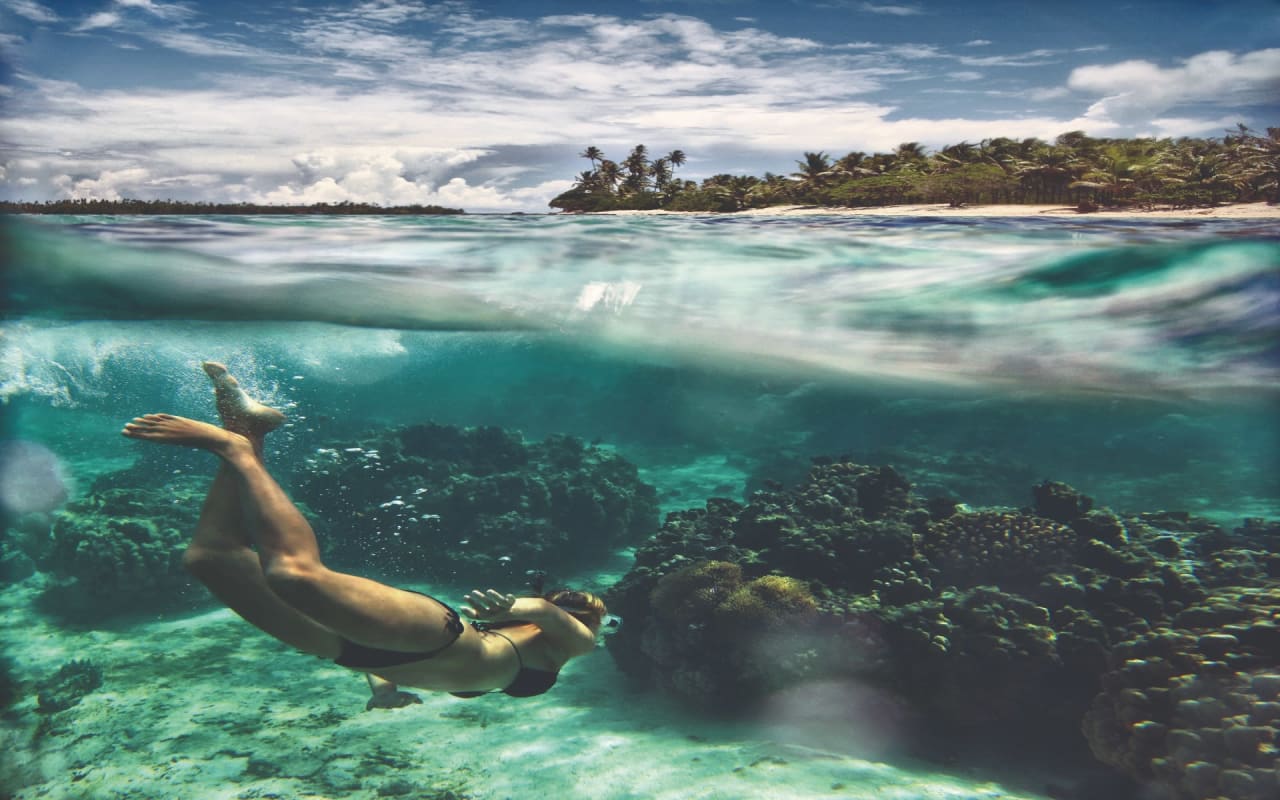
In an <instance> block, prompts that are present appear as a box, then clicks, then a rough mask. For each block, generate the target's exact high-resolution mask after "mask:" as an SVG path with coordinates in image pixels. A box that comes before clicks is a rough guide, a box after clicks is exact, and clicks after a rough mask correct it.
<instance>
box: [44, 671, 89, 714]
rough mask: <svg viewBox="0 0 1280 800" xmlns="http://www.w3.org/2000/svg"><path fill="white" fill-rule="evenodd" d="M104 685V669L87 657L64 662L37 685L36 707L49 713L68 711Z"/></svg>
mask: <svg viewBox="0 0 1280 800" xmlns="http://www.w3.org/2000/svg"><path fill="white" fill-rule="evenodd" d="M101 685H102V670H101V669H99V668H98V667H96V666H94V664H93V663H92V662H90V661H89V660H87V659H76V660H74V661H68V662H67V663H65V664H63V665H62V666H61V667H60V668H59V669H58V671H57V672H55V673H54V674H53V675H50V676H49V677H48V678H46V679H45V680H43V681H40V683H39V684H37V686H36V707H37V708H38V709H39V710H40V711H43V712H45V713H47V714H51V713H53V712H55V711H66V710H67V709H68V708H71V707H72V706H74V705H75V704H76V703H79V702H80V700H81V699H82V698H83V697H84V696H85V695H87V694H89V693H90V692H92V691H93V690H95V689H97V688H98V687H99V686H101Z"/></svg>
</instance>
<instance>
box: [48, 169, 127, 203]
mask: <svg viewBox="0 0 1280 800" xmlns="http://www.w3.org/2000/svg"><path fill="white" fill-rule="evenodd" d="M149 178H150V175H149V174H148V173H147V170H145V169H142V168H140V167H133V168H130V169H122V170H103V171H102V172H100V173H98V177H96V178H80V179H76V178H73V177H72V176H70V175H58V176H55V177H54V178H53V185H54V186H56V187H58V189H59V190H61V193H62V195H63V196H64V197H69V198H72V199H76V200H120V199H122V198H123V197H137V196H138V188H139V187H141V186H144V185H145V184H146V183H147V182H148V180H149ZM122 192H123V194H122Z"/></svg>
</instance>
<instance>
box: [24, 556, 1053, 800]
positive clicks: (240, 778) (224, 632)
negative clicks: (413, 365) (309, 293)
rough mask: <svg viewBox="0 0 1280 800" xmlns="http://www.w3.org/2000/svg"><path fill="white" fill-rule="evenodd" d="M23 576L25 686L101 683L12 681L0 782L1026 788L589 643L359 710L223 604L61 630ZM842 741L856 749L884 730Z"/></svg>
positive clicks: (180, 790) (602, 789) (456, 798)
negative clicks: (692, 689) (82, 677)
mask: <svg viewBox="0 0 1280 800" xmlns="http://www.w3.org/2000/svg"><path fill="white" fill-rule="evenodd" d="M40 580H41V579H40V577H39V576H35V577H33V578H30V579H28V580H27V581H26V582H24V583H23V584H19V585H18V586H11V587H9V588H7V589H6V590H5V591H4V592H3V593H2V594H0V613H2V615H3V616H2V618H0V619H2V621H0V646H3V648H4V651H5V652H6V653H7V654H9V655H10V657H11V658H12V659H13V660H14V662H15V666H16V668H17V670H16V671H17V673H18V675H19V677H21V678H25V679H26V680H28V681H31V680H34V679H35V678H38V677H40V676H42V675H46V674H48V673H51V672H53V671H54V670H56V669H57V667H58V666H59V665H61V664H63V663H65V662H66V661H68V660H70V659H73V658H89V659H91V660H92V661H93V662H94V663H95V664H96V665H97V666H99V667H100V668H101V669H102V672H103V685H102V687H101V688H99V689H97V690H96V691H94V692H91V693H90V694H88V695H86V696H85V697H84V698H83V700H81V702H80V703H79V704H78V705H75V706H73V707H72V708H70V709H67V710H65V711H61V712H58V713H55V714H42V713H40V712H38V711H37V710H36V698H35V696H34V692H33V691H32V690H31V683H29V682H28V683H27V684H26V685H25V686H24V689H25V690H26V691H24V692H23V695H22V697H21V699H20V700H19V702H18V703H17V704H16V705H15V706H14V707H13V708H12V709H10V711H9V712H8V714H7V715H6V716H5V718H4V720H3V726H2V727H0V797H5V798H14V800H33V799H34V798H49V799H50V800H72V799H73V798H74V799H75V800H81V799H83V798H92V799H93V800H98V799H99V798H145V799H147V800H150V799H151V798H160V797H165V798H170V797H189V798H200V800H233V799H236V800H239V799H240V798H288V799H289V800H294V799H295V798H296V799H298V800H302V799H305V798H315V799H316V800H320V799H322V798H323V799H325V800H332V799H334V798H353V799H356V800H374V798H380V797H410V798H415V799H418V800H421V799H422V798H428V799H430V800H463V799H464V798H470V799H471V800H499V799H500V798H501V799H506V798H510V799H511V800H523V798H530V799H532V798H547V797H552V798H566V799H569V800H573V799H574V798H592V799H593V800H596V799H603V800H613V799H616V800H624V799H625V800H641V799H642V798H643V800H661V799H666V800H677V799H678V800H693V799H705V800H712V799H715V800H755V799H757V798H759V799H760V800H764V799H765V798H769V799H771V800H781V799H782V798H787V800H799V799H802V798H819V797H840V798H846V799H849V800H860V799H863V798H865V799H866V800H871V798H876V800H895V799H899V798H900V799H901V800H908V798H911V799H912V800H915V799H916V798H932V799H934V800H949V799H952V798H954V799H955V800H995V799H996V798H1000V799H1001V800H1021V799H1023V798H1025V799H1026V800H1033V798H1038V797H1039V795H1036V794H1030V793H1027V792H1024V791H1020V790H1013V789H1010V788H1007V787H1005V786H1002V785H1000V784H998V783H996V782H994V781H993V780H992V777H991V776H990V775H976V774H974V775H947V774H943V773H942V772H940V771H939V769H938V768H937V767H930V766H913V765H911V764H904V763H902V762H897V763H895V764H894V765H890V764H888V763H885V762H884V761H881V760H877V759H876V758H875V754H874V752H873V753H870V754H867V753H865V752H864V753H861V754H860V755H861V757H859V756H857V755H851V754H850V752H851V750H852V749H855V748H851V747H850V746H849V742H850V741H851V740H850V738H849V737H850V735H851V731H852V729H851V728H848V727H846V728H845V729H842V730H833V729H831V728H830V727H828V728H826V729H824V730H823V731H815V730H807V731H806V730H804V728H805V723H804V722H803V720H802V719H794V718H793V719H790V720H788V719H782V718H779V719H775V720H771V721H768V722H765V721H762V722H760V723H759V724H757V725H735V726H729V725H725V724H718V723H712V722H708V721H704V720H701V719H699V718H698V717H697V716H696V715H692V714H690V713H687V712H686V711H683V710H681V709H677V708H673V707H672V706H671V705H669V704H667V703H665V702H663V701H661V700H660V699H659V698H658V697H657V696H655V695H647V694H640V693H636V692H634V691H632V690H629V689H628V688H626V684H625V682H624V680H623V679H622V676H621V675H619V673H618V672H617V669H616V667H615V666H614V663H613V660H612V658H610V657H609V655H608V653H607V652H606V651H605V649H604V648H603V647H601V648H600V649H599V650H598V651H597V652H596V653H595V654H594V655H591V656H588V657H586V658H583V659H580V660H579V661H576V662H574V664H572V665H571V666H570V667H569V668H567V669H566V670H565V672H564V673H563V675H562V680H561V683H560V684H559V685H557V686H556V687H555V688H554V689H553V690H552V691H551V692H549V693H548V694H546V695H542V696H540V697H535V698H529V699H523V700H515V699H511V698H507V697H504V696H502V695H495V696H492V697H484V698H480V699H477V700H460V699H456V698H453V697H449V696H447V695H436V694H431V693H426V692H420V693H418V694H419V695H420V696H421V697H422V698H423V703H422V704H421V705H413V706H408V707H405V708H402V709H394V710H375V711H365V710H364V704H365V701H366V699H367V690H366V689H365V686H364V680H363V679H362V678H361V677H360V676H359V675H356V674H354V673H351V672H348V671H346V670H343V669H341V668H338V667H335V666H333V665H331V664H329V663H327V662H322V661H318V660H316V659H314V658H311V657H308V656H304V655H299V654H296V653H293V652H291V651H289V650H288V649H287V648H285V647H284V646H283V645H280V644H279V643H277V642H275V641H274V640H272V639H269V638H268V637H266V636H265V635H262V634H260V633H258V632H257V631H255V630H253V629H252V628H250V627H249V626H248V625H247V624H245V623H244V622H242V621H240V620H239V619H238V618H236V617H235V616H234V615H232V614H231V613H230V612H229V611H213V612H208V613H203V614H197V615H193V616H190V617H187V618H181V619H172V620H168V621H159V622H149V623H140V624H135V625H130V626H123V627H120V628H117V629H114V630H111V631H84V632H68V631H65V630H60V629H58V628H56V627H54V626H52V625H50V624H49V623H48V622H47V621H45V620H44V619H42V618H41V617H39V616H38V615H36V614H34V613H33V612H32V611H31V600H32V598H33V597H34V594H35V592H36V591H37V590H38V587H39V582H40ZM858 736H860V737H861V739H860V741H861V744H860V745H859V746H860V747H861V748H862V749H863V750H866V749H868V748H869V749H870V750H872V751H874V750H876V749H878V748H879V747H880V745H881V744H882V743H883V742H882V740H883V736H884V732H883V731H876V730H868V731H861V732H859V733H858ZM1028 785H1033V784H1032V783H1028Z"/></svg>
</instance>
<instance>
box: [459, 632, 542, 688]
mask: <svg viewBox="0 0 1280 800" xmlns="http://www.w3.org/2000/svg"><path fill="white" fill-rule="evenodd" d="M472 624H473V625H474V627H475V629H476V630H478V631H482V632H487V633H496V634H497V635H499V636H501V637H502V638H503V639H506V640H507V642H508V643H509V644H510V645H511V649H512V650H514V651H516V661H517V662H518V663H519V664H520V671H519V672H517V673H516V677H515V680H513V681H511V683H509V684H508V685H507V687H506V688H505V689H503V690H502V693H503V694H506V695H510V696H512V697H534V696H535V695H540V694H542V693H544V692H546V691H547V690H548V689H550V688H551V687H552V686H555V685H556V678H557V677H559V675H560V673H559V672H550V671H548V670H545V669H534V668H533V667H526V666H525V665H524V659H523V658H521V657H520V648H518V647H516V643H515V642H513V641H511V637H510V636H507V635H506V634H505V633H503V632H502V631H498V630H494V628H496V627H497V625H486V624H485V623H483V622H479V623H472ZM515 624H517V625H519V624H522V623H515ZM494 691H497V690H494ZM449 694H451V695H453V696H454V697H462V698H465V699H470V698H472V697H480V696H482V695H486V694H489V692H449Z"/></svg>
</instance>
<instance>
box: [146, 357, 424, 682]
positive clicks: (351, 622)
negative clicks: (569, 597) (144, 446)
mask: <svg viewBox="0 0 1280 800" xmlns="http://www.w3.org/2000/svg"><path fill="white" fill-rule="evenodd" d="M206 371H208V372H209V374H210V377H212V378H213V379H214V383H215V387H216V388H217V389H218V393H219V394H218V400H219V404H218V405H219V412H220V413H222V415H223V419H224V420H227V421H229V422H230V423H231V424H229V425H228V427H230V428H235V427H241V428H246V427H248V428H249V430H248V433H249V435H246V434H244V433H239V432H237V431H235V430H224V429H220V428H216V427H214V426H212V425H208V424H206V423H203V422H196V421H194V420H189V419H184V418H182V417H175V416H171V415H167V414H148V415H146V416H143V417H139V418H137V419H135V420H133V421H132V422H130V423H129V424H127V425H126V426H125V429H124V431H123V433H124V435H125V436H128V437H130V438H135V439H141V440H144V441H152V442H159V443H164V444H177V445H186V446H189V447H196V448H199V449H203V450H208V451H210V452H212V453H214V454H216V455H218V456H219V457H220V458H221V459H222V461H223V464H222V467H221V468H220V470H219V476H218V478H215V481H214V486H213V487H212V488H211V489H210V498H209V500H208V501H207V502H206V509H205V511H206V512H207V523H208V524H207V525H204V526H201V528H200V531H198V534H199V533H201V532H207V535H206V536H204V537H201V536H199V535H198V536H197V540H196V541H193V543H192V544H193V545H197V544H198V545H199V546H198V547H197V548H196V550H197V553H196V554H193V555H192V556H191V557H190V558H189V561H191V562H198V561H208V560H209V559H208V558H207V557H208V556H209V555H210V551H221V552H220V553H219V561H218V566H216V567H215V566H213V565H211V564H208V563H206V565H205V567H204V569H207V570H208V572H207V574H209V575H210V577H211V578H212V579H214V580H217V581H219V589H217V590H215V594H217V595H218V596H219V598H220V599H226V597H224V595H225V596H232V595H235V594H236V593H237V592H250V594H249V595H247V598H249V599H252V602H246V596H241V597H240V598H239V599H237V600H236V601H235V604H232V602H231V601H230V600H228V601H227V602H228V604H229V605H232V608H233V609H234V610H236V611H237V613H240V614H241V615H242V616H244V617H245V618H246V619H248V620H249V621H250V622H253V623H254V624H255V625H258V627H261V628H263V630H266V631H267V632H268V633H271V634H272V635H275V636H277V637H278V638H281V639H283V640H285V641H288V642H290V643H291V644H293V643H295V642H296V641H299V640H300V639H303V640H305V641H306V642H307V643H309V644H312V645H313V647H310V648H304V649H307V650H308V652H317V654H318V655H325V656H327V657H333V656H334V655H336V649H337V648H338V647H339V646H340V644H341V642H340V641H339V640H337V639H336V637H335V638H334V639H326V638H325V637H324V636H323V634H322V633H321V631H320V630H316V629H312V628H307V629H305V630H304V629H303V628H301V627H294V626H292V625H289V626H288V627H287V628H285V627H281V626H280V625H278V624H276V623H279V622H280V621H281V619H282V618H283V619H285V620H287V621H289V622H291V623H298V622H299V621H300V620H301V619H306V620H309V621H311V622H312V623H313V624H317V627H318V628H320V629H321V630H328V631H332V632H333V633H336V634H337V635H338V636H341V637H344V638H346V639H350V640H351V641H354V642H358V643H360V644H363V645H366V646H369V647H380V648H384V649H388V650H402V651H407V652H415V651H419V650H429V649H434V648H436V647H440V646H442V645H444V644H447V643H448V641H449V639H448V638H447V637H448V636H449V634H448V633H447V622H448V614H447V612H446V611H445V610H444V609H443V608H442V607H441V606H440V605H439V604H438V603H436V602H435V601H433V600H431V599H430V598H427V597H424V596H422V595H419V594H415V593H413V592H405V591H402V590H399V589H394V588H392V587H389V586H385V585H383V584H380V583H377V582H376V581H370V580H367V579H364V578H360V577H357V576H354V575H346V574H343V573H340V572H334V571H333V570H330V569H328V568H327V567H325V566H324V564H323V563H321V561H320V552H319V547H318V545H317V543H316V539H315V534H314V532H313V531H312V530H311V526H310V525H309V524H308V523H307V521H306V519H304V518H303V516H302V515H301V514H300V513H299V512H298V510H297V508H296V507H294V505H293V503H292V502H291V501H290V500H289V499H288V497H287V496H286V495H285V493H284V491H283V490H282V489H281V488H280V487H279V485H278V484H276V482H275V480H274V479H273V478H272V477H271V476H270V475H269V474H268V473H267V470H266V467H265V466H264V465H263V463H262V460H261V457H260V449H261V435H260V434H258V433H255V431H254V430H252V427H253V426H252V425H249V426H246V425H245V424H244V422H243V420H245V419H249V421H250V422H254V415H255V414H257V413H259V412H260V411H261V410H262V409H264V408H265V407H263V406H259V405H258V404H256V403H253V401H252V400H249V399H248V398H247V397H246V396H245V395H244V393H243V392H242V391H240V390H239V387H238V386H237V385H236V384H235V383H234V379H233V378H230V376H229V375H226V374H225V370H223V369H221V367H220V366H219V365H209V366H207V367H206ZM249 404H251V405H249ZM268 411H269V409H268ZM272 413H273V414H276V415H278V412H272ZM276 424H278V420H276ZM219 481H222V483H221V484H219ZM237 501H238V502H237ZM240 513H243V514H244V517H245V519H244V521H243V522H244V523H247V526H245V525H243V523H242V522H241V521H240V520H239V519H237V516H236V515H238V514H240ZM203 517H204V515H202V519H203ZM245 527H247V528H248V530H249V531H250V534H251V536H252V539H253V541H254V543H255V544H256V545H257V547H258V552H257V559H258V562H259V564H260V568H259V571H258V573H257V574H258V575H261V576H262V581H263V584H265V587H266V588H267V590H268V591H269V592H270V594H271V595H273V596H274V597H275V598H276V602H277V603H278V602H279V601H281V600H282V601H283V602H284V604H285V606H286V607H287V608H289V609H291V610H292V611H294V612H295V614H296V616H293V617H290V616H288V615H287V614H285V613H284V611H283V610H282V609H280V608H279V606H273V605H271V604H270V603H269V602H268V601H267V599H266V598H265V597H263V596H262V595H261V593H260V592H258V590H260V589H261V588H262V586H263V584H259V583H257V577H256V575H251V574H250V573H249V572H248V571H247V570H246V569H245V565H246V563H247V562H246V559H245V552H244V551H246V550H248V542H247V541H246V540H245V539H244V538H243V537H242V536H240V537H238V538H237V537H236V536H235V535H234V534H229V533H228V532H229V531H241V530H244V529H245ZM233 540H234V545H235V546H232V542H233ZM227 551H231V552H230V553H228V552H227ZM249 552H252V551H249ZM222 556H227V557H225V558H223V557H222ZM255 592H256V594H254V593H255ZM264 623H265V624H264ZM266 624H273V625H275V628H274V629H273V628H268V627H266ZM282 633H287V634H289V636H290V638H286V636H284V635H281V634H282ZM304 634H305V635H304ZM312 637H314V638H312Z"/></svg>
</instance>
